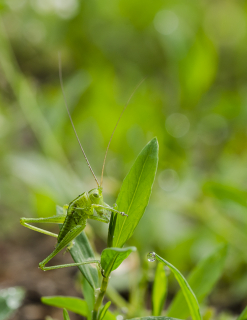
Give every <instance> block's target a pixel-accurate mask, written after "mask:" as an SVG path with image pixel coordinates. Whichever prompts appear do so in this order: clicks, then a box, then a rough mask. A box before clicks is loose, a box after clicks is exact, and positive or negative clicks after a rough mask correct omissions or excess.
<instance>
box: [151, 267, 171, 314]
mask: <svg viewBox="0 0 247 320" xmlns="http://www.w3.org/2000/svg"><path fill="white" fill-rule="evenodd" d="M166 294H167V279H166V274H165V269H164V265H163V263H161V262H159V263H158V265H157V268H156V272H155V278H154V284H153V291H152V307H153V308H152V309H153V310H152V314H153V316H160V315H161V312H162V309H163V306H164V303H165V298H166Z"/></svg>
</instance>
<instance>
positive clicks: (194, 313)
mask: <svg viewBox="0 0 247 320" xmlns="http://www.w3.org/2000/svg"><path fill="white" fill-rule="evenodd" d="M153 255H154V256H155V257H156V259H157V260H158V261H160V262H162V263H164V264H165V265H167V266H168V267H169V268H170V270H171V271H172V273H173V274H174V276H175V278H176V279H177V281H178V283H179V285H180V288H181V290H182V292H183V295H184V297H185V300H186V302H187V304H188V307H189V309H190V313H191V317H192V319H193V320H201V319H202V318H201V314H200V309H199V304H198V301H197V299H196V296H195V294H194V292H193V291H192V289H191V287H190V286H189V284H188V282H187V281H186V279H185V278H184V276H183V275H182V274H181V273H180V272H179V271H178V269H177V268H175V267H174V266H173V265H172V264H170V263H169V262H168V261H166V260H165V259H163V258H161V257H160V256H159V255H157V254H156V253H153Z"/></svg>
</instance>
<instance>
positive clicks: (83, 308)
mask: <svg viewBox="0 0 247 320" xmlns="http://www.w3.org/2000/svg"><path fill="white" fill-rule="evenodd" d="M41 301H42V302H43V303H44V304H47V305H49V306H53V307H58V308H66V309H67V310H69V311H72V312H74V313H77V314H80V315H81V316H84V317H87V315H88V307H87V303H86V301H85V300H82V299H80V298H74V297H62V296H53V297H42V298H41Z"/></svg>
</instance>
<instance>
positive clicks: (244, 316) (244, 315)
mask: <svg viewBox="0 0 247 320" xmlns="http://www.w3.org/2000/svg"><path fill="white" fill-rule="evenodd" d="M246 319H247V307H245V309H244V310H243V311H242V313H241V314H240V316H239V317H238V318H237V320H246Z"/></svg>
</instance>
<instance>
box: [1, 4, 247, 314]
mask: <svg viewBox="0 0 247 320" xmlns="http://www.w3.org/2000/svg"><path fill="white" fill-rule="evenodd" d="M0 15H1V24H0V89H1V94H0V138H1V139H0V155H1V158H0V170H1V173H0V174H1V178H0V179H1V180H0V212H1V213H0V219H1V229H0V239H1V245H0V252H1V256H2V259H3V260H2V263H1V265H2V266H1V270H2V275H1V278H0V280H1V281H2V286H3V287H4V286H8V285H14V284H15V283H14V281H13V280H11V279H12V278H11V277H12V274H10V273H8V272H7V271H6V270H7V269H6V268H7V267H6V266H8V265H11V266H12V268H13V273H17V274H19V275H20V274H21V273H19V272H26V273H29V272H31V271H30V268H31V267H30V264H29V260H28V259H26V260H25V254H24V252H25V251H26V250H36V252H35V254H36V255H37V261H35V264H34V267H35V268H37V264H36V262H39V261H41V260H42V259H43V258H44V257H45V255H47V254H48V253H50V252H51V250H52V247H53V242H51V243H52V244H51V245H50V246H49V247H48V249H47V253H40V255H39V252H38V250H37V247H36V242H35V240H34V239H41V240H39V241H41V244H42V245H41V246H42V248H43V247H45V246H46V241H48V240H45V238H44V237H46V236H43V235H39V236H38V235H34V232H32V231H31V230H27V229H26V230H24V228H22V227H21V226H20V225H19V218H20V217H22V216H25V217H31V216H32V217H41V216H42V217H44V216H50V215H53V214H55V205H56V204H59V205H63V204H65V203H68V202H70V201H71V200H72V199H74V198H75V197H76V196H77V195H78V194H80V193H82V192H84V191H87V190H89V189H91V188H93V187H96V184H95V181H94V179H93V177H92V175H91V173H90V171H89V169H88V167H87V165H86V163H85V160H84V158H83V155H82V154H81V151H80V148H79V146H78V144H77V141H76V138H75V136H74V133H73V130H72V127H71V124H70V122H69V118H68V115H67V113H66V109H65V106H64V101H63V97H62V92H61V87H60V84H59V78H58V52H60V53H61V59H62V66H63V78H64V84H65V93H66V98H67V101H68V105H69V108H70V110H71V114H72V117H73V120H74V124H75V127H76V129H77V132H78V135H79V137H80V139H81V142H82V145H83V147H84V149H85V152H86V154H87V156H88V158H89V161H90V163H91V165H92V167H93V169H94V171H95V173H96V175H97V176H98V177H99V176H100V173H101V167H102V162H103V158H104V153H105V150H106V146H107V143H108V141H109V138H110V135H111V132H112V130H113V128H114V126H115V124H116V122H117V119H118V117H119V115H120V113H121V110H122V108H123V106H124V105H125V103H126V102H127V100H128V98H129V97H130V95H131V93H132V92H133V90H134V88H135V87H136V85H137V84H138V83H139V82H140V81H141V80H142V79H143V78H145V77H146V80H145V81H144V83H143V84H142V85H141V86H140V88H139V89H138V90H137V92H136V93H135V94H134V96H133V98H132V100H131V102H130V104H129V106H128V107H127V109H126V111H125V113H124V115H123V117H122V119H121V121H120V123H119V126H118V128H117V130H116V133H115V135H114V138H113V140H112V143H111V146H110V149H109V153H108V156H107V161H106V170H105V176H104V194H105V199H106V202H107V203H109V204H111V205H112V204H113V203H114V202H115V199H116V196H117V194H118V191H119V188H120V186H121V182H122V180H123V178H124V176H125V175H126V174H127V172H128V170H129V169H130V167H131V165H132V164H133V162H134V160H135V157H136V156H137V154H138V153H139V152H140V150H141V149H142V148H143V147H144V145H145V144H146V143H147V142H148V141H149V140H150V139H151V138H152V137H154V136H157V138H158V141H159V145H160V160H159V169H158V172H157V176H156V181H155V185H154V189H153V193H152V197H151V201H150V204H149V206H148V208H147V210H146V213H145V215H144V217H143V219H142V221H141V222H140V224H139V226H138V229H137V231H136V232H135V234H134V236H133V237H132V238H131V240H130V241H129V243H130V244H131V245H136V246H137V248H138V250H139V252H140V255H141V260H142V259H144V260H145V256H146V254H147V252H149V251H150V250H152V251H156V252H157V253H158V254H160V255H162V256H163V257H165V259H166V260H168V261H170V262H171V263H172V264H174V265H175V266H176V267H177V268H178V269H179V270H180V271H181V272H182V273H183V274H184V275H186V274H188V272H189V271H190V270H191V268H192V267H193V266H194V265H195V264H196V263H197V262H198V261H199V260H200V259H201V258H203V257H205V256H206V255H207V254H209V253H210V252H212V251H213V250H214V248H215V247H217V246H218V245H219V244H220V243H222V242H224V243H227V244H229V251H228V257H227V261H226V266H225V269H224V270H225V271H224V274H223V275H222V278H221V280H220V282H219V284H218V285H217V287H216V288H215V290H214V291H213V293H212V294H211V295H210V297H209V304H210V305H213V306H215V307H216V308H218V309H224V310H228V311H231V312H233V313H234V312H237V313H239V312H240V311H241V309H242V308H243V307H244V306H245V305H246V304H247V273H246V262H247V250H246V248H247V201H246V196H247V169H246V167H247V148H246V139H247V126H246V123H247V63H246V61H247V59H246V56H247V45H246V40H247V33H246V31H247V25H246V22H247V2H246V1H205V0H201V1H195V0H194V1H193V0H189V1H182V0H175V1H169V0H155V1H147V0H142V1H139V0H135V1H133V0H114V1H109V0H105V1H100V0H95V1H94V0H91V1H79V0H67V1H62V0H29V1H28V0H8V1H7V0H6V1H1V3H0ZM91 225H92V226H93V227H92V228H91V229H89V232H91V234H93V233H94V236H93V235H92V237H93V238H94V239H95V241H96V247H97V248H98V250H99V251H101V250H102V249H103V248H104V246H105V243H106V234H107V228H106V226H105V225H101V224H99V223H97V222H96V223H95V224H91ZM37 237H38V238H37ZM11 244H13V247H12V245H11ZM16 246H17V247H18V250H17V249H16V248H17V247H16ZM14 248H15V249H14ZM32 248H33V249H32ZM12 250H13V251H12ZM43 250H45V249H44V248H43ZM11 254H16V256H14V257H13V258H10V257H11ZM18 254H19V255H18ZM23 257H24V258H23ZM0 259H1V258H0ZM4 259H7V260H4ZM136 259H137V258H136ZM3 261H4V262H3ZM6 261H7V262H6ZM20 261H21V262H22V264H23V268H24V269H23V271H21V270H20V267H19V269H18V264H19V262H20ZM15 268H17V269H15ZM25 268H26V270H25ZM32 268H33V266H32ZM14 270H18V271H14ZM37 272H39V273H41V271H38V270H37ZM57 272H60V271H57ZM123 272H124V271H123ZM53 274H54V273H53ZM119 274H120V275H118V277H120V278H121V273H119ZM44 277H47V273H46V274H43V273H41V279H43V281H44ZM123 277H124V276H123ZM16 281H17V284H20V285H23V286H26V283H24V280H23V278H22V280H20V279H19V280H16ZM22 281H23V282H22ZM41 281H42V280H41ZM113 282H114V280H113ZM0 285H1V284H0ZM32 286H33V284H30V288H32ZM118 286H119V287H120V289H122V290H127V291H128V288H126V287H124V281H123V283H121V281H120V280H119V283H118ZM121 286H122V287H121ZM54 290H55V289H54ZM170 290H171V295H172V294H173V293H174V292H175V291H176V290H177V287H176V286H175V283H173V282H172V283H171V288H170ZM45 293H46V292H44V290H43V291H42V290H41V294H45Z"/></svg>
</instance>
